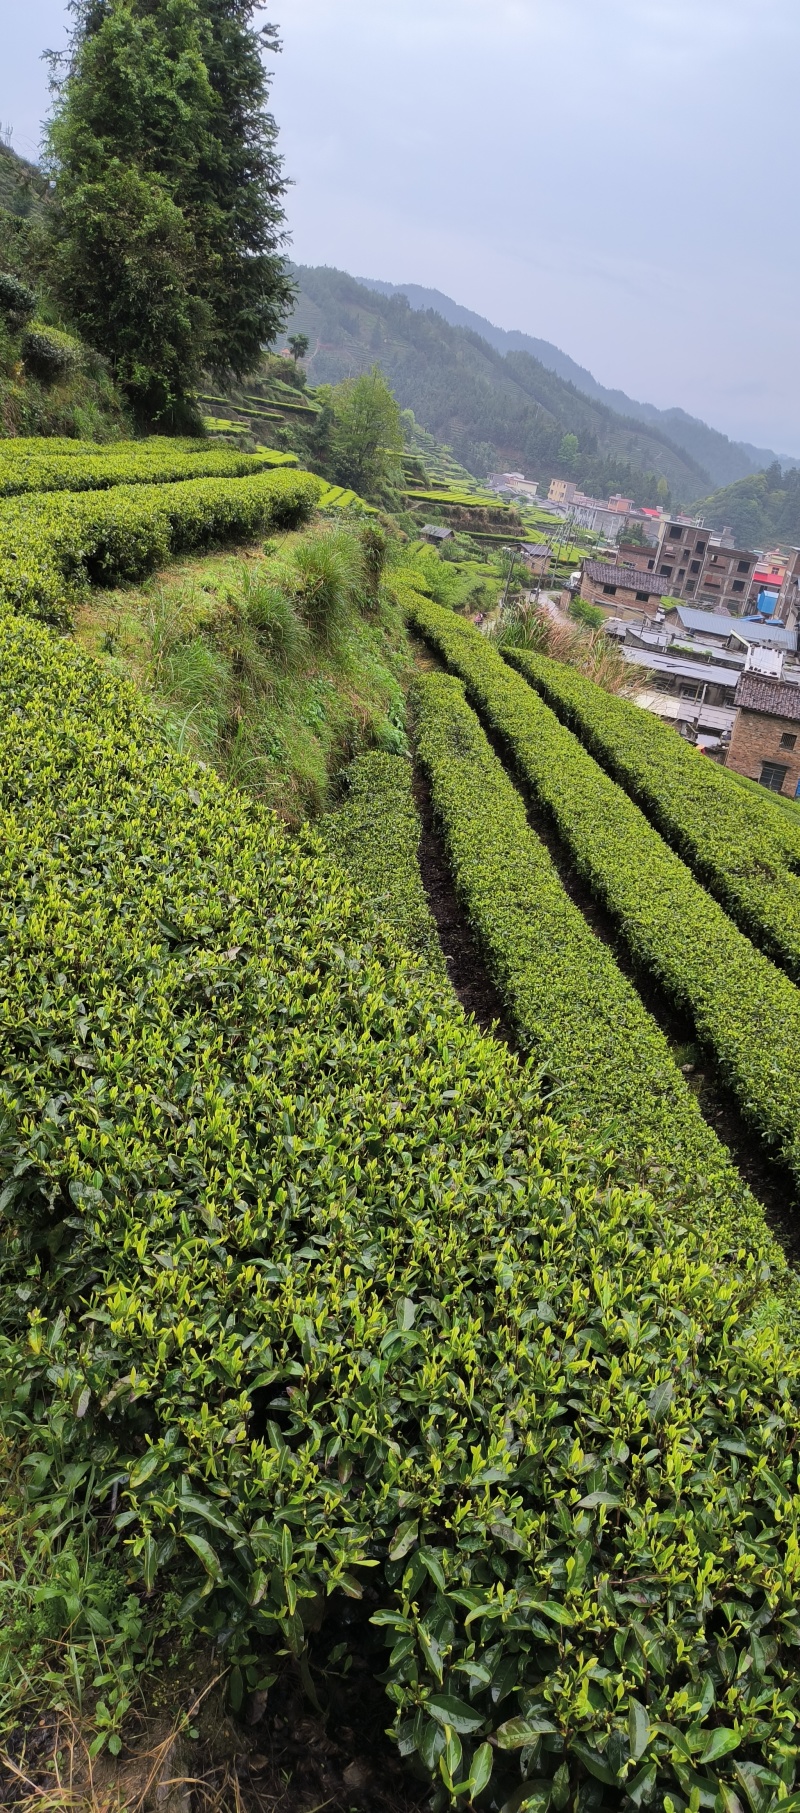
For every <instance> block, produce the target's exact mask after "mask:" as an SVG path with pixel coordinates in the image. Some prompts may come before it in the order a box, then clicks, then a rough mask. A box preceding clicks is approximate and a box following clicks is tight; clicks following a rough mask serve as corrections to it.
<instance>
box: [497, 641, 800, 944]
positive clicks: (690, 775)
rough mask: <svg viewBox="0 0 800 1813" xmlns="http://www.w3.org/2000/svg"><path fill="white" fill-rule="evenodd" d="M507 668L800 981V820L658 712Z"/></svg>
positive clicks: (579, 684)
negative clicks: (708, 756) (756, 793)
mask: <svg viewBox="0 0 800 1813" xmlns="http://www.w3.org/2000/svg"><path fill="white" fill-rule="evenodd" d="M507 659H508V660H509V661H510V662H511V664H512V666H513V667H516V668H517V669H518V671H519V672H520V673H521V674H524V676H525V679H526V680H529V681H530V683H531V685H533V686H535V688H536V690H537V692H539V693H541V695H542V698H544V699H546V700H547V703H548V705H551V706H552V708H553V710H554V711H555V712H556V713H557V715H558V717H559V718H560V719H561V721H562V723H565V724H568V725H569V727H570V728H571V729H572V730H574V731H575V732H576V734H577V736H579V737H580V739H581V742H582V743H584V744H585V746H586V748H587V749H589V750H591V752H592V754H593V755H594V756H596V757H597V760H598V761H599V762H600V763H601V764H602V766H603V767H604V768H606V769H607V770H608V772H609V773H610V774H612V775H613V776H614V779H615V780H617V781H619V783H620V785H621V786H622V787H624V788H625V791H626V792H627V793H629V794H630V795H631V798H632V799H635V800H636V801H637V803H638V804H639V805H640V806H641V807H642V810H643V811H644V812H645V813H646V814H647V816H648V818H650V819H651V820H652V822H653V823H654V824H655V825H656V826H657V828H658V830H659V831H661V833H662V835H663V836H664V837H665V838H666V839H667V841H668V842H669V843H670V844H672V846H673V847H674V848H675V849H676V850H677V851H678V852H679V854H680V855H681V856H682V857H683V858H684V860H685V861H686V862H687V863H688V864H689V866H690V868H691V869H692V870H693V871H694V873H695V874H696V875H697V877H698V879H699V880H700V881H702V882H703V883H704V884H705V885H706V886H707V887H708V888H709V889H710V890H711V892H712V893H713V894H715V895H716V897H717V899H718V900H720V901H721V902H722V904H723V905H724V906H725V907H726V908H727V910H728V912H729V913H730V914H731V916H732V917H733V918H734V919H735V920H736V922H737V924H738V925H740V926H741V928H742V930H743V931H745V932H747V933H748V934H749V935H750V936H751V937H752V938H753V939H754V940H755V942H756V943H757V944H759V945H761V947H762V948H763V949H765V950H766V951H767V952H768V953H769V955H770V956H771V957H773V958H774V959H775V960H776V961H777V962H778V963H780V964H781V965H783V966H784V967H785V968H786V969H787V970H788V971H789V973H790V975H792V976H794V978H795V980H800V882H798V872H799V871H800V820H799V821H798V825H797V827H796V828H795V827H794V826H793V825H792V824H791V823H790V822H789V821H788V820H787V819H786V817H785V815H784V814H783V813H782V812H779V811H778V810H776V808H775V807H774V806H773V805H772V802H771V801H770V799H769V796H768V795H765V797H764V800H763V802H762V801H761V800H758V799H755V798H754V797H753V796H752V795H751V794H749V793H746V792H745V790H744V788H743V787H741V786H739V784H738V783H737V781H736V780H734V779H733V778H732V777H731V775H729V774H726V772H725V770H724V768H718V767H717V766H716V764H715V763H714V762H709V761H704V760H702V759H701V758H699V757H698V755H697V752H696V750H695V749H693V748H691V747H690V746H689V745H688V744H686V743H684V742H682V741H681V739H680V737H676V735H675V732H674V730H671V729H670V728H669V727H668V726H667V725H666V724H661V723H660V722H659V721H658V719H657V718H654V717H653V716H652V714H651V713H650V712H645V711H641V710H640V709H639V707H638V706H637V705H632V704H629V703H628V702H627V701H626V700H624V699H617V698H614V697H612V696H611V694H609V693H607V692H604V691H603V690H602V688H601V687H599V686H596V685H595V684H594V682H593V681H592V680H588V679H586V678H585V677H584V675H583V674H579V673H576V672H575V670H574V669H573V668H570V667H565V666H563V665H562V664H561V663H560V662H558V661H551V660H549V659H548V658H547V657H546V656H543V655H535V654H532V653H529V652H528V651H527V650H522V649H521V650H510V651H509V652H508V655H507Z"/></svg>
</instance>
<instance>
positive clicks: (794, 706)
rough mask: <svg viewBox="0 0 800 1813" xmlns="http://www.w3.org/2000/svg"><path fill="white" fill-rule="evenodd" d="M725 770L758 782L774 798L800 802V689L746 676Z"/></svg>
mask: <svg viewBox="0 0 800 1813" xmlns="http://www.w3.org/2000/svg"><path fill="white" fill-rule="evenodd" d="M734 704H735V705H736V707H737V711H736V718H735V720H734V725H733V731H732V733H731V742H730V748H729V750H728V754H727V757H726V761H725V766H726V767H727V768H735V769H736V772H737V774H746V775H748V776H749V778H750V780H753V781H760V782H761V785H762V787H769V789H770V792H772V793H785V794H791V795H792V796H793V797H795V798H800V686H797V685H795V684H794V683H793V682H792V681H788V680H765V679H762V677H761V676H760V675H758V674H753V673H750V674H743V675H742V678H741V679H740V681H739V684H738V686H737V688H736V695H735V698H734Z"/></svg>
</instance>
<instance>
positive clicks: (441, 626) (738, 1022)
mask: <svg viewBox="0 0 800 1813" xmlns="http://www.w3.org/2000/svg"><path fill="white" fill-rule="evenodd" d="M412 618H413V621H414V622H415V623H416V625H417V627H418V629H420V630H421V631H422V633H423V635H425V636H426V637H427V638H428V639H429V640H430V641H431V642H432V643H433V644H434V646H435V647H436V648H438V649H439V650H440V652H441V653H442V655H443V656H444V658H445V660H446V661H447V663H448V666H450V667H451V668H453V669H454V670H455V672H456V673H458V674H459V675H460V676H461V678H462V679H463V680H464V681H465V682H466V685H467V690H468V693H469V695H470V698H471V699H472V700H473V702H474V703H475V704H476V705H477V706H478V707H479V708H480V710H481V712H482V713H483V715H484V717H485V718H486V719H487V720H488V721H489V722H490V723H491V725H492V726H493V728H494V729H495V730H496V731H497V732H499V734H500V735H501V737H502V738H503V739H504V741H505V742H506V744H507V746H508V748H509V749H510V750H511V752H512V754H513V759H514V762H515V764H516V767H517V769H518V771H519V773H520V775H521V776H522V778H523V779H524V781H525V783H526V784H527V785H528V786H529V787H530V788H531V789H532V791H533V793H534V794H535V795H536V797H537V799H539V800H540V801H541V802H542V804H543V805H544V806H545V807H546V808H547V810H548V812H549V813H550V814H551V816H552V818H553V820H554V822H555V824H556V826H557V829H558V831H559V834H560V836H561V838H562V840H563V842H564V844H565V845H566V848H567V849H568V850H569V851H570V852H571V854H572V856H573V858H574V860H575V863H576V865H577V868H578V869H579V871H580V873H581V874H582V875H583V876H584V877H585V878H586V879H587V881H588V882H589V884H590V886H591V888H592V890H593V891H594V893H595V894H596V895H597V897H598V898H599V899H600V900H601V901H602V902H603V904H604V905H605V906H606V907H607V908H608V909H609V911H610V912H611V913H612V914H613V916H614V918H615V920H616V922H617V924H618V925H619V928H620V930H621V933H622V935H623V937H624V939H625V942H626V944H627V946H628V949H629V950H630V951H631V953H632V955H633V956H634V958H635V959H636V960H637V962H639V963H640V964H642V965H643V966H644V967H645V968H646V969H648V970H649V971H650V972H651V973H652V974H653V975H654V976H656V977H657V979H658V981H659V982H660V983H661V984H662V985H663V987H664V988H665V990H666V991H667V993H668V994H669V995H670V996H671V997H672V999H673V1000H674V1001H675V1002H676V1003H677V1004H678V1005H679V1006H680V1007H681V1008H685V1009H688V1010H689V1012H690V1013H691V1015H692V1017H693V1020H694V1023H695V1026H696V1028H697V1032H698V1034H699V1036H700V1038H701V1039H702V1040H703V1041H704V1042H705V1044H706V1045H707V1046H709V1047H710V1048H711V1049H712V1051H713V1052H714V1054H715V1056H716V1058H717V1061H718V1063H719V1065H720V1068H721V1070H722V1072H723V1074H724V1076H725V1077H726V1079H727V1081H728V1083H729V1085H730V1087H731V1089H732V1091H733V1093H734V1095H735V1096H736V1099H737V1101H738V1103H739V1106H740V1108H741V1110H742V1112H743V1114H744V1115H745V1117H746V1118H747V1120H748V1121H749V1122H750V1123H751V1125H752V1126H753V1127H755V1128H756V1129H757V1130H758V1132H759V1133H760V1135H761V1137H762V1138H763V1139H764V1140H765V1141H766V1143H767V1145H768V1146H770V1147H771V1148H772V1149H773V1150H775V1151H776V1152H777V1153H778V1154H779V1155H780V1156H781V1158H782V1159H783V1160H784V1162H785V1163H786V1164H787V1165H788V1166H789V1167H790V1168H791V1169H792V1171H793V1172H794V1175H795V1177H796V1178H798V1180H800V1069H799V1068H798V1063H797V1053H798V1052H800V993H798V990H797V989H796V988H795V987H794V984H793V983H792V982H790V981H789V980H788V978H787V977H786V976H784V975H781V973H780V972H779V971H778V970H776V969H775V968H774V967H773V965H772V964H771V963H770V962H768V960H767V958H766V957H764V956H762V954H761V953H760V951H757V950H755V949H754V947H753V945H752V944H751V943H750V942H749V940H748V939H747V938H746V937H745V936H744V935H743V933H742V932H740V931H739V930H738V929H737V927H736V926H735V925H733V924H732V922H731V920H730V919H729V918H728V917H727V914H726V913H725V912H723V910H722V908H721V907H720V906H718V905H717V902H716V901H714V900H712V899H711V898H710V897H709V895H708V894H706V893H705V892H704V890H703V888H702V887H701V886H700V885H699V883H698V882H696V881H695V880H694V878H693V876H692V875H691V874H690V872H689V870H688V869H687V868H686V866H685V865H684V863H683V862H681V860H680V858H679V857H678V856H676V855H675V854H674V853H673V851H672V850H670V849H669V848H668V847H667V845H666V844H665V843H664V841H663V839H662V838H661V837H660V836H659V834H658V832H657V831H654V830H653V828H652V826H651V825H649V824H648V822H647V820H646V818H645V817H644V816H643V814H642V813H641V812H640V810H639V808H638V806H636V805H634V803H633V801H632V800H630V799H628V797H627V795H626V794H625V793H623V791H622V789H621V788H620V787H618V786H617V785H616V784H615V782H614V781H612V780H610V779H609V777H608V775H606V774H604V773H603V771H602V769H601V768H599V767H598V765H597V763H596V762H595V761H594V759H593V757H592V756H591V755H589V754H587V752H586V750H585V749H583V748H582V747H581V744H580V743H579V742H578V740H577V738H576V737H575V736H573V734H572V732H571V731H570V730H567V729H565V728H564V726H563V725H561V724H560V723H559V721H558V719H557V718H556V716H555V715H554V713H553V712H552V711H551V710H550V708H549V707H548V706H547V705H545V704H544V703H543V701H542V700H541V699H540V698H538V696H537V694H536V693H535V692H534V691H533V690H532V688H531V687H530V686H528V684H527V683H526V681H525V680H523V679H522V677H521V675H520V674H516V673H512V671H511V670H510V668H509V667H508V666H507V665H506V663H505V662H504V661H502V660H501V658H500V656H499V654H498V653H497V652H496V650H495V649H493V648H492V647H491V645H490V644H489V643H488V642H487V640H486V638H485V637H483V636H481V635H480V633H479V631H477V630H475V629H473V627H472V625H471V624H469V623H465V622H464V620H463V619H460V618H457V617H455V616H453V614H452V612H449V611H445V610H442V609H441V608H440V607H439V606H438V605H434V604H432V603H430V602H429V601H428V600H426V599H423V598H420V599H419V600H418V602H417V604H416V605H414V606H413V607H412ZM698 759H699V758H698Z"/></svg>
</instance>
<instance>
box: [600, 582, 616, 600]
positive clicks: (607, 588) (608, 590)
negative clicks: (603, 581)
mask: <svg viewBox="0 0 800 1813" xmlns="http://www.w3.org/2000/svg"><path fill="white" fill-rule="evenodd" d="M603 591H604V592H605V595H606V597H607V598H616V596H617V588H616V586H615V585H604V586H603Z"/></svg>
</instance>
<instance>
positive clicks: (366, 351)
mask: <svg viewBox="0 0 800 1813" xmlns="http://www.w3.org/2000/svg"><path fill="white" fill-rule="evenodd" d="M294 276H295V279H296V281H297V283H298V286H299V290H300V294H299V297H298V302H297V307H296V311H295V314H294V317H293V319H292V323H291V327H290V329H289V331H290V332H299V333H305V334H307V335H308V337H309V340H310V342H311V346H310V352H309V356H308V359H307V361H306V364H307V368H308V372H309V377H310V379H311V381H312V383H314V384H323V383H338V382H339V381H340V380H341V379H342V378H346V377H348V376H349V375H355V374H356V373H358V372H360V371H363V370H365V369H366V368H367V367H369V366H370V365H372V364H374V363H376V362H377V363H379V364H380V365H381V366H382V368H383V370H384V371H385V373H386V376H387V378H388V379H389V382H390V384H391V385H392V388H393V389H394V391H395V393H396V395H397V398H398V401H399V402H400V404H401V406H402V407H403V408H404V409H413V411H414V414H415V415H416V417H417V419H418V420H419V421H420V422H421V423H422V424H423V425H424V427H425V428H427V429H429V430H430V432H431V433H432V434H435V435H436V437H437V439H439V440H442V441H446V442H447V443H448V444H449V445H450V446H452V447H453V449H454V450H455V453H456V455H457V457H458V458H459V459H460V460H462V461H463V463H464V465H465V466H467V467H469V469H470V471H472V472H474V473H475V474H476V476H477V477H479V478H482V477H484V476H485V475H486V473H487V471H489V470H491V469H493V468H499V469H505V468H506V467H520V468H522V469H523V470H524V471H525V472H526V473H527V474H528V476H530V477H534V478H535V477H537V476H538V477H541V478H544V477H550V476H552V474H553V473H554V472H563V473H564V475H565V476H570V477H574V478H575V479H577V481H578V482H579V483H580V484H581V485H582V486H583V487H584V489H586V490H589V491H591V492H593V493H594V494H596V495H605V494H607V493H608V492H610V491H622V492H624V493H626V494H627V495H629V496H632V497H634V498H635V499H636V501H637V502H639V503H645V504H649V503H653V504H654V503H656V502H657V501H658V499H659V497H662V498H663V497H664V495H665V486H664V482H663V481H666V486H668V487H669V493H670V495H671V497H672V500H673V502H683V503H688V502H689V501H690V500H691V499H692V498H694V497H697V496H698V495H699V494H700V493H701V492H706V491H709V490H711V488H712V484H713V481H712V480H711V479H710V477H709V474H708V472H707V471H706V469H705V468H704V467H703V466H702V465H701V464H700V463H699V461H697V460H695V459H693V458H692V456H691V455H689V454H687V453H685V452H683V451H682V450H681V449H680V448H679V447H677V446H676V445H675V443H674V442H673V441H671V440H670V438H669V436H668V435H667V434H665V433H664V432H663V431H662V430H661V429H659V428H657V427H651V426H648V425H646V424H644V423H641V422H636V421H634V420H632V419H630V418H627V417H625V416H622V415H620V414H618V413H617V412H616V411H614V410H613V409H610V408H609V407H608V406H607V405H606V404H604V403H600V402H597V401H596V400H595V399H593V398H590V397H587V396H584V395H583V394H582V393H581V392H580V391H579V390H577V389H576V388H575V386H574V385H573V384H570V383H567V382H565V380H564V379H563V378H560V377H558V376H557V374H556V373H555V372H552V371H548V370H547V368H546V366H544V365H543V364H542V363H541V361H540V360H538V359H535V358H533V357H532V356H531V354H530V353H528V352H523V351H511V352H508V353H506V354H505V355H504V354H503V353H501V352H498V351H497V349H496V348H495V347H493V346H491V345H490V344H489V342H488V340H485V339H483V338H481V336H480V335H479V334H477V333H474V332H473V331H472V330H471V329H469V328H464V327H453V326H452V325H451V324H450V323H449V322H447V321H445V320H444V319H443V317H442V316H441V315H439V314H437V313H435V312H434V311H432V310H425V311H419V310H414V309H412V308H411V307H410V305H409V303H408V302H407V300H406V299H405V297H404V296H382V295H380V294H379V293H377V292H375V291H372V290H369V289H367V288H366V287H365V286H364V285H363V284H361V283H358V282H357V281H356V280H355V278H353V277H350V276H348V275H347V274H346V273H345V272H343V271H336V270H331V269H328V268H327V267H311V266H307V265H302V266H296V267H294ZM566 436H575V437H576V438H577V442H578V446H577V448H576V447H575V445H574V442H569V443H568V444H567V445H566V446H565V445H564V442H565V437H566ZM659 480H661V481H662V484H661V490H660V492H659Z"/></svg>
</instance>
